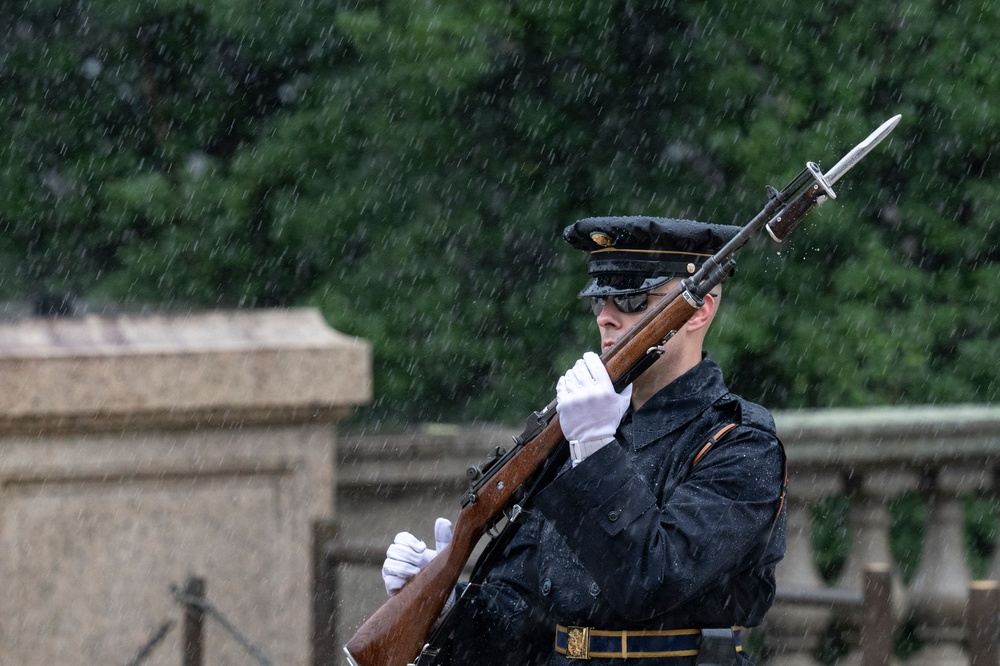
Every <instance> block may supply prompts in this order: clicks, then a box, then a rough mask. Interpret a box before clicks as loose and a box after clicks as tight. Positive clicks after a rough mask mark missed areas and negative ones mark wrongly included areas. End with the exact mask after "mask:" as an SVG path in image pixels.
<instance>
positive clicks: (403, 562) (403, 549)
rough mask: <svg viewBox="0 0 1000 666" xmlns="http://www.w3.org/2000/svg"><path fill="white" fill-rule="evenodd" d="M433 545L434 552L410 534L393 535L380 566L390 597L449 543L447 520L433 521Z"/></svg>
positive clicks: (449, 533)
mask: <svg viewBox="0 0 1000 666" xmlns="http://www.w3.org/2000/svg"><path fill="white" fill-rule="evenodd" d="M434 542H435V543H434V545H435V549H434V550H430V549H429V548H428V547H427V544H425V543H424V542H423V541H421V540H420V539H418V538H417V537H415V536H413V535H412V534H410V533H409V532H400V533H399V534H397V535H396V539H395V541H393V542H392V545H391V546H389V549H388V550H387V551H386V553H385V562H384V563H383V564H382V581H383V582H384V583H385V591H386V592H388V593H389V596H390V597H391V596H392V595H394V594H396V593H397V592H399V590H400V589H401V588H402V587H403V586H404V585H406V584H407V583H408V582H410V579H411V578H413V577H414V576H416V575H417V572H418V571H420V570H421V569H423V568H424V567H425V566H427V563H428V562H430V561H431V560H432V559H434V556H435V555H437V554H438V553H439V552H441V549H442V548H444V547H445V546H447V545H448V544H449V543H451V521H450V520H448V519H447V518H438V519H437V520H435V521H434Z"/></svg>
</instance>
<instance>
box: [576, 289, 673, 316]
mask: <svg viewBox="0 0 1000 666" xmlns="http://www.w3.org/2000/svg"><path fill="white" fill-rule="evenodd" d="M650 296H666V294H654V293H652V292H648V291H642V292H639V293H638V294H625V295H621V296H591V297H590V310H591V312H593V313H594V316H595V317H596V316H597V315H599V314H601V310H603V309H604V302H605V301H606V300H608V299H609V298H610V299H611V302H612V303H614V304H615V307H616V308H618V311H619V312H622V313H624V314H632V313H633V312H642V311H643V310H645V309H646V306H647V305H648V304H649V297H650Z"/></svg>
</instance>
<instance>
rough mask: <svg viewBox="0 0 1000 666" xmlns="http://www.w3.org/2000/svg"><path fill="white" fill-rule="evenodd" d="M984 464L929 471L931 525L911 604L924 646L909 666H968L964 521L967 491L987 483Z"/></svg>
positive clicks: (910, 594) (924, 540) (967, 574)
mask: <svg viewBox="0 0 1000 666" xmlns="http://www.w3.org/2000/svg"><path fill="white" fill-rule="evenodd" d="M984 472H985V471H984V470H982V469H979V470H977V469H973V468H968V467H942V468H940V469H939V470H937V472H936V473H930V474H928V476H927V478H926V481H927V492H926V493H925V495H926V497H927V525H926V527H925V529H924V539H923V548H922V550H921V557H920V564H919V565H918V568H917V573H916V575H915V576H914V579H913V583H912V584H911V585H910V589H909V595H908V596H909V608H910V612H911V613H912V615H913V618H914V619H915V620H916V625H917V636H918V638H919V639H920V640H921V641H922V642H923V644H924V647H923V648H922V649H921V650H920V652H918V653H917V654H916V655H915V656H914V657H913V658H912V659H910V660H909V662H908V666H964V664H966V662H967V658H966V656H965V655H964V653H963V651H962V647H961V646H962V640H963V638H964V635H963V634H964V621H965V608H966V603H967V597H968V590H969V583H970V578H971V577H970V574H969V567H968V563H967V561H966V554H965V547H964V540H963V534H962V526H963V517H964V512H963V502H962V498H963V496H964V495H966V494H968V493H970V492H974V491H976V490H978V489H981V488H983V487H986V485H987V483H986V477H987V474H986V473H984Z"/></svg>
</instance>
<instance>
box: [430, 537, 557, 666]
mask: <svg viewBox="0 0 1000 666" xmlns="http://www.w3.org/2000/svg"><path fill="white" fill-rule="evenodd" d="M537 528H538V523H537V521H531V522H529V523H527V524H526V525H524V526H523V527H522V528H521V529H520V530H519V531H518V534H517V535H515V537H514V539H513V540H512V541H511V543H510V544H509V545H508V547H507V549H506V551H505V553H504V557H503V558H502V560H501V561H500V563H499V564H498V565H497V566H496V567H495V568H493V569H492V570H491V571H490V572H489V574H488V575H487V577H486V579H485V580H484V581H483V583H482V586H481V587H479V588H478V589H470V590H467V592H466V594H468V595H469V599H468V602H467V604H465V605H464V606H463V607H462V608H461V614H460V616H459V618H458V620H457V621H456V624H455V628H454V630H453V631H452V646H451V658H450V660H449V661H450V663H451V664H454V665H456V666H457V665H458V664H480V665H484V666H489V665H490V664H496V665H497V666H502V665H506V664H514V663H516V664H525V665H526V666H531V665H532V664H542V663H544V661H545V659H546V658H547V657H548V655H549V654H550V653H551V652H552V641H553V636H554V634H553V629H552V627H550V626H549V625H548V624H547V623H546V622H544V621H543V619H542V618H541V617H540V615H539V613H540V610H539V604H538V603H537V601H535V600H534V598H533V593H532V589H531V587H530V586H531V585H532V583H533V582H535V581H537V579H538V576H537V569H536V568H537V564H536V563H537V558H536V554H537V545H536V544H537Z"/></svg>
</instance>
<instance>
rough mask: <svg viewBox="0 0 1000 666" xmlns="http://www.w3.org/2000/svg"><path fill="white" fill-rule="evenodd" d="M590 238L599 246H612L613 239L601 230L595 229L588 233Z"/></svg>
mask: <svg viewBox="0 0 1000 666" xmlns="http://www.w3.org/2000/svg"><path fill="white" fill-rule="evenodd" d="M590 240H592V241H594V242H595V243H597V244H598V245H600V246H601V247H614V244H615V239H614V238H612V237H611V236H609V235H607V234H606V233H604V232H603V231H595V232H594V233H592V234H590Z"/></svg>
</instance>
